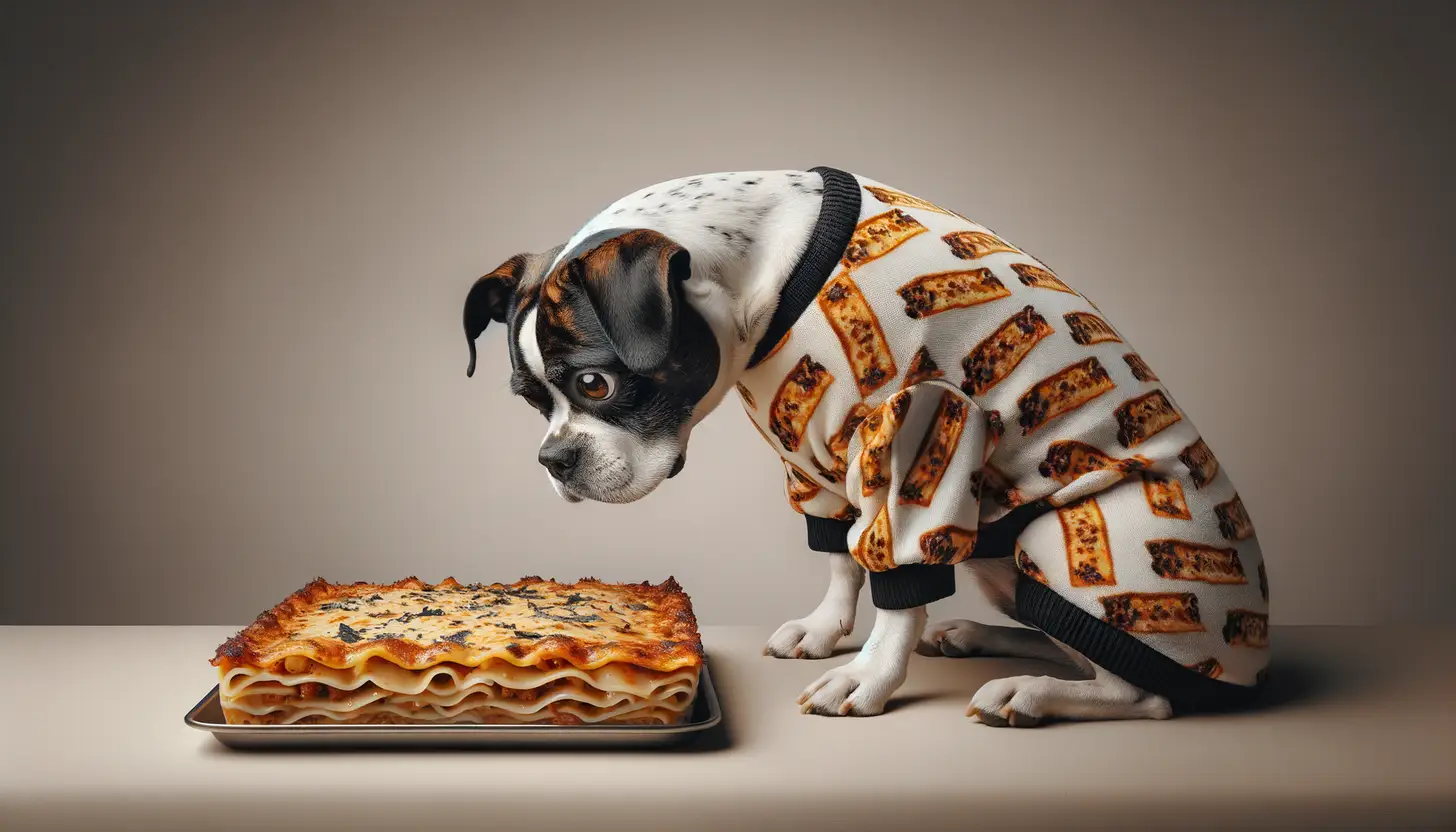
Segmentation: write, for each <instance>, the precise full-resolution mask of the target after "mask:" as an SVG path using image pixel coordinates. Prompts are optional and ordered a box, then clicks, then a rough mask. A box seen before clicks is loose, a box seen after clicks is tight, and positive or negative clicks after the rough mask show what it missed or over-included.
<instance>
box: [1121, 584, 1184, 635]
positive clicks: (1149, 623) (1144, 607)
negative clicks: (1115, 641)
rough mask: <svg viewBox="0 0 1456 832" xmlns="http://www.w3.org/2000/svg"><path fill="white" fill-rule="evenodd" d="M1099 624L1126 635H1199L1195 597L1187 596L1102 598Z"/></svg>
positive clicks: (1150, 594)
mask: <svg viewBox="0 0 1456 832" xmlns="http://www.w3.org/2000/svg"><path fill="white" fill-rule="evenodd" d="M1099 600H1100V601H1101V602H1102V612H1103V614H1102V620H1103V621H1106V622H1107V623H1108V624H1111V625H1112V626H1114V627H1116V628H1117V629H1119V630H1125V631H1127V632H1129V633H1201V632H1203V630H1204V628H1203V620H1202V619H1201V618H1200V617H1199V615H1198V596H1196V595H1194V594H1193V593H1191V592H1124V593H1122V594H1120V595H1104V596H1102V597H1101V598H1100V599H1099Z"/></svg>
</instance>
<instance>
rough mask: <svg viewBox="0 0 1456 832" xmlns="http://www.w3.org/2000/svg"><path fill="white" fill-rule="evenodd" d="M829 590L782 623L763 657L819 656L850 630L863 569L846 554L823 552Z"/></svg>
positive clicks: (857, 603)
mask: <svg viewBox="0 0 1456 832" xmlns="http://www.w3.org/2000/svg"><path fill="white" fill-rule="evenodd" d="M825 557H826V558H828V559H829V589H828V591H826V592H825V593H824V600H822V601H820V602H819V606H817V607H815V608H814V611H813V612H811V613H809V614H808V615H806V616H804V617H803V618H796V619H794V620H793V621H789V622H785V623H784V625H783V626H782V627H779V629H778V631H777V632H775V633H774V634H773V637H772V638H770V639H769V640H768V644H766V645H764V648H763V654H764V655H765V656H775V657H777V658H780V659H823V658H826V657H828V656H829V654H830V653H831V652H833V651H834V647H835V645H837V644H839V640H840V639H841V638H844V637H845V636H847V635H849V634H850V633H851V632H853V631H854V614H855V610H856V608H857V607H858V606H859V591H860V588H861V587H863V586H864V582H865V570H864V567H863V566H860V565H859V564H858V563H855V561H854V558H852V557H850V556H849V555H847V554H826V555H825Z"/></svg>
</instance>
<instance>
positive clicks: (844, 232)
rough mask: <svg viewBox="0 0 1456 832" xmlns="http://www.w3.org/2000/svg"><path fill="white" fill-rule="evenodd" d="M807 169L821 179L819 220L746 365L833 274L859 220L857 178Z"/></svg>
mask: <svg viewBox="0 0 1456 832" xmlns="http://www.w3.org/2000/svg"><path fill="white" fill-rule="evenodd" d="M810 172H811V173H817V174H819V176H820V177H822V178H823V180H824V195H823V196H824V201H823V204H821V205H820V206H819V219H818V221H817V222H815V223H814V230H813V232H811V233H810V234H809V244H808V246H807V247H806V248H805V249H804V255H803V256H802V257H800V258H799V263H798V265H796V266H794V270H793V271H792V272H790V273H789V279H788V280H786V281H784V287H783V288H782V289H780V290H779V303H778V306H776V307H775V308H774V312H773V317H772V318H770V319H769V322H768V331H767V332H765V333H764V334H763V337H762V338H760V339H759V341H758V346H756V347H754V349H753V357H752V358H750V359H748V366H749V367H750V368H752V367H754V366H755V365H757V364H758V362H760V361H762V360H763V359H764V356H766V355H768V354H769V352H770V351H771V350H773V348H774V347H775V346H778V343H779V341H780V340H782V339H783V337H784V334H785V333H787V332H788V331H789V328H790V327H792V326H793V325H794V321H797V320H798V319H799V316H800V315H802V314H804V310H805V309H808V308H809V304H811V303H813V302H814V297H815V296H816V295H818V294H819V290H820V289H822V288H824V283H825V281H827V280H829V275H830V274H831V273H833V271H834V265H835V264H836V263H838V262H839V259H840V258H841V257H843V256H844V249H845V247H847V246H848V245H849V238H850V237H851V236H853V235H854V227H855V225H856V224H857V223H858V222H859V206H860V193H859V180H857V179H855V178H854V176H852V175H851V174H848V173H845V172H844V171H842V170H836V169H834V168H826V167H817V168H810Z"/></svg>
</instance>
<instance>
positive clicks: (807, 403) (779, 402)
mask: <svg viewBox="0 0 1456 832" xmlns="http://www.w3.org/2000/svg"><path fill="white" fill-rule="evenodd" d="M833 383H834V376H833V375H831V374H830V372H829V370H827V369H826V368H825V367H824V365H823V364H820V363H819V362H818V361H815V360H814V359H813V358H812V357H810V356H808V355H805V356H804V357H803V358H800V359H799V363H797V364H795V365H794V369H793V370H791V371H789V374H788V375H787V376H785V377H784V380H783V382H782V383H781V384H779V389H778V392H777V393H775V394H774V399H773V403H772V404H771V405H769V413H768V416H769V422H768V424H769V430H771V431H773V435H774V436H777V437H778V439H779V443H780V444H781V445H783V446H784V450H786V451H789V452H791V453H792V452H793V451H797V450H799V443H800V442H802V441H804V431H805V430H806V429H807V428H808V426H809V419H810V417H812V416H813V415H814V410H815V408H817V407H819V400H820V399H822V398H824V392H825V391H826V390H828V389H829V385H831V384H833Z"/></svg>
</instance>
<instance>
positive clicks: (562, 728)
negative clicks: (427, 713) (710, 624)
mask: <svg viewBox="0 0 1456 832" xmlns="http://www.w3.org/2000/svg"><path fill="white" fill-rule="evenodd" d="M698 675H699V679H698V691H697V696H696V697H694V699H693V704H692V705H691V706H690V707H692V708H693V709H694V710H696V709H697V707H698V700H700V699H701V700H703V701H704V702H705V703H706V705H707V708H708V715H707V718H706V719H704V720H702V721H701V722H689V723H682V724H678V725H591V724H583V725H552V724H549V723H505V724H491V725H481V724H477V723H469V722H459V723H441V724H438V725H437V724H432V723H427V722H426V723H404V724H373V725H370V724H364V725H349V724H344V725H321V724H318V723H309V724H306V725H232V724H229V723H226V722H204V721H202V720H200V719H198V718H197V717H198V714H199V713H200V712H201V711H202V709H203V707H204V706H206V705H207V704H208V703H209V702H210V701H212V699H213V698H214V697H217V696H219V695H220V691H221V685H217V684H214V685H213V686H212V689H211V690H209V691H208V692H207V693H206V694H204V695H203V697H202V698H201V699H199V700H197V703H196V704H194V705H193V706H192V707H191V708H189V709H188V710H187V713H186V715H185V716H183V718H182V722H183V724H185V725H186V726H187V727H189V728H194V729H196V730H199V731H205V732H207V733H210V734H213V735H214V736H215V737H216V736H217V735H219V734H245V735H250V736H252V735H258V736H266V734H268V733H272V734H278V735H280V736H295V737H296V736H354V735H357V736H359V737H360V738H361V739H363V738H365V737H369V736H376V737H379V736H396V735H398V736H405V735H409V734H420V735H421V739H425V738H428V737H429V736H431V735H436V734H466V735H470V734H484V735H499V736H498V738H499V739H505V738H507V737H509V736H510V735H511V734H513V733H526V734H533V735H541V736H545V735H547V734H549V733H555V732H561V733H562V734H563V736H562V738H561V739H563V740H566V739H568V738H569V736H577V737H580V736H584V735H588V734H589V735H591V736H600V737H602V738H603V739H605V738H607V737H610V736H612V735H614V734H615V735H619V736H623V737H638V738H640V737H643V736H653V737H656V736H672V735H675V734H695V733H698V732H701V731H707V730H709V729H711V728H714V727H716V726H717V725H718V724H719V723H721V722H722V721H723V708H722V703H721V702H719V700H718V690H717V688H716V687H715V686H714V685H713V676H712V674H711V673H709V672H708V662H707V660H706V659H705V660H704V661H703V663H702V665H701V666H700V667H699V669H698ZM258 732H263V733H262V734H261V735H260V734H259V733H258ZM568 735H569V736H568ZM218 739H219V740H221V738H220V737H218Z"/></svg>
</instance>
